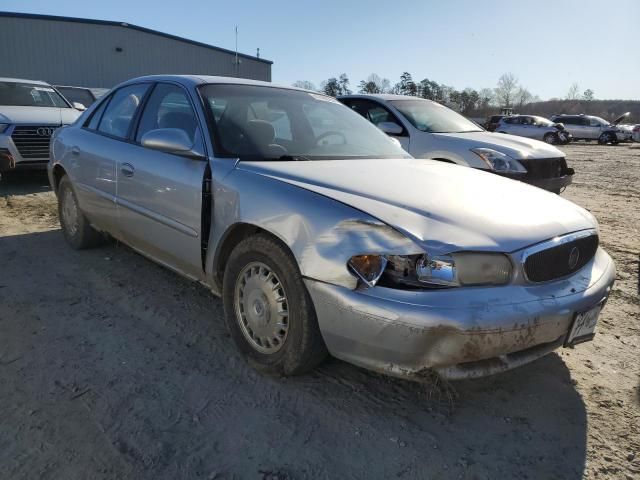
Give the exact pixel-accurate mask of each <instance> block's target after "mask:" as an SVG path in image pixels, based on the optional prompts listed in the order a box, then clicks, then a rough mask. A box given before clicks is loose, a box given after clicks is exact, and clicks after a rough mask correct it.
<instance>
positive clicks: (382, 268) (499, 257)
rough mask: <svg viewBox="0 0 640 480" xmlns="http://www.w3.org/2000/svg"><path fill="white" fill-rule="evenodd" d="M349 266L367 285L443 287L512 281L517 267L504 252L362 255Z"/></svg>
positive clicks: (502, 283)
mask: <svg viewBox="0 0 640 480" xmlns="http://www.w3.org/2000/svg"><path fill="white" fill-rule="evenodd" d="M349 267H350V269H351V271H353V272H354V273H355V274H356V276H357V277H358V278H360V279H361V280H362V281H363V282H364V283H365V284H366V285H367V286H370V287H372V286H374V285H376V284H380V285H383V286H386V287H391V288H418V289H419V288H440V287H460V286H478V285H504V284H506V283H509V281H510V280H511V276H512V271H513V266H512V264H511V261H510V260H509V258H508V257H507V256H506V255H504V254H502V253H482V252H459V253H452V254H450V255H434V256H431V255H428V254H425V255H386V256H382V255H360V256H357V257H352V258H351V260H350V261H349Z"/></svg>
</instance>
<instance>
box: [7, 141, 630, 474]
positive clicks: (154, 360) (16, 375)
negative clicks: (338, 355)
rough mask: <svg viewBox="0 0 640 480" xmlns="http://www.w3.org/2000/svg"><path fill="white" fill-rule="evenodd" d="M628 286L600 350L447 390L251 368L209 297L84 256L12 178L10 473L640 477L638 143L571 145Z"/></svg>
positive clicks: (149, 273)
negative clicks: (274, 375)
mask: <svg viewBox="0 0 640 480" xmlns="http://www.w3.org/2000/svg"><path fill="white" fill-rule="evenodd" d="M563 148H564V149H565V150H566V152H567V155H568V160H569V163H570V165H571V166H573V167H574V168H575V170H576V176H575V184H574V185H572V186H571V187H569V188H568V190H567V191H566V192H565V193H564V194H563V195H564V196H565V197H566V198H568V199H570V200H572V201H574V202H576V203H578V204H580V205H582V206H584V207H586V208H588V209H589V210H591V211H592V212H593V213H594V214H595V216H596V217H597V218H598V220H599V222H600V228H601V238H602V243H603V246H604V248H606V249H607V250H608V251H609V252H610V254H611V255H612V256H613V257H614V258H615V261H616V263H617V268H618V281H617V283H616V286H615V289H614V291H613V294H612V297H611V299H610V300H609V303H608V305H607V307H606V309H605V310H604V312H603V314H602V316H601V318H600V323H599V326H598V331H597V332H598V333H597V335H596V338H595V340H594V341H593V342H590V343H588V344H583V345H580V346H578V347H577V348H575V349H574V350H562V351H559V352H558V353H557V354H556V353H554V354H551V355H548V356H547V357H545V358H543V359H540V360H538V361H537V362H534V363H533V364H530V365H527V366H524V367H521V368H519V369H516V370H514V371H511V372H507V373H505V374H501V375H497V376H494V377H491V378H486V379H481V380H473V381H464V382H456V383H453V384H451V385H450V387H449V388H439V387H435V386H433V385H422V384H417V383H411V382H405V381H400V380H394V379H389V378H385V377H382V376H379V375H376V374H373V373H369V372H367V371H364V370H361V369H359V368H356V367H353V366H350V365H348V364H345V363H343V362H340V361H337V360H330V361H328V362H327V363H326V364H324V365H323V366H322V367H321V368H319V369H318V370H317V371H315V372H313V373H311V374H309V375H306V376H303V377H298V378H292V379H280V378H272V377H267V376H263V375H260V374H257V373H256V372H254V371H253V370H252V369H250V368H249V367H247V366H246V365H245V363H244V361H243V360H242V359H241V358H240V357H239V355H238V354H237V353H236V350H235V348H234V346H233V345H232V343H231V340H230V339H229V338H228V335H227V333H226V331H225V327H224V324H223V319H222V314H223V313H222V312H223V310H222V304H221V302H220V300H218V299H216V298H214V297H213V296H211V295H210V294H209V293H208V292H207V291H206V290H205V289H204V288H202V287H200V286H199V285H196V284H193V283H190V282H188V281H186V280H184V279H182V278H181V277H178V276H177V275H175V274H173V273H172V272H170V271H167V270H164V269H162V268H161V267H159V266H156V265H155V264H153V263H151V262H150V261H148V260H146V259H145V258H143V257H141V256H139V255H137V254H135V253H133V252H132V251H131V250H129V249H128V248H126V247H124V246H121V245H117V244H112V245H108V246H105V247H102V248H98V249H95V250H88V251H82V252H76V251H73V250H71V249H70V248H68V247H67V245H66V244H65V243H64V240H63V238H62V234H61V233H60V230H59V227H58V224H57V215H56V207H55V197H54V195H53V194H52V193H51V192H50V191H49V189H48V186H47V183H46V177H44V176H41V175H33V174H29V175H20V176H14V177H12V178H7V179H4V180H2V182H1V183H0V479H12V480H14V479H16V480H17V479H34V478H41V479H87V478H91V479H115V478H118V479H178V478H202V479H210V480H213V479H230V478H248V479H270V480H275V479H298V478H301V479H304V478H327V479H337V478H339V479H350V478H366V479H373V478H396V477H397V478H403V479H411V478H420V479H424V478H429V479H441V478H443V479H444V478H454V479H503V478H504V479H506V478H518V479H553V478H558V479H578V478H583V477H586V478H598V479H600V478H612V479H629V480H630V479H638V478H640V386H639V379H640V361H639V360H640V300H639V289H640V284H639V281H638V269H639V261H640V259H639V250H640V148H633V147H630V146H629V145H621V146H617V147H602V146H597V145H585V144H580V145H572V146H568V147H563Z"/></svg>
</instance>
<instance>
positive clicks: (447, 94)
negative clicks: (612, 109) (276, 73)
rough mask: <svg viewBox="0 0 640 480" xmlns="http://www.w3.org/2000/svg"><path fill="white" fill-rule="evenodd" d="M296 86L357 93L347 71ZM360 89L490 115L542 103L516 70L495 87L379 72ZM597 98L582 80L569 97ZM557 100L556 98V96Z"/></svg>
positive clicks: (505, 75)
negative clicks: (392, 76) (460, 85)
mask: <svg viewBox="0 0 640 480" xmlns="http://www.w3.org/2000/svg"><path fill="white" fill-rule="evenodd" d="M293 86H294V87H299V88H304V89H307V90H315V91H320V92H323V93H325V94H327V95H331V96H334V97H337V96H340V95H349V94H351V93H353V90H352V89H351V86H350V81H349V77H348V76H347V74H346V73H343V74H341V75H339V76H337V77H330V78H328V79H327V80H324V81H323V82H321V83H320V87H319V88H316V86H315V85H314V84H313V83H312V82H309V81H307V80H299V81H297V82H295V83H294V84H293ZM357 92H358V93H395V94H400V95H409V96H415V97H420V98H426V99H429V100H433V101H436V102H439V103H442V104H445V105H447V106H449V107H451V108H453V109H455V110H457V111H459V112H461V113H463V114H465V115H473V116H483V115H489V114H491V113H494V112H496V111H499V110H500V109H501V108H510V109H512V110H514V111H523V110H525V107H526V106H527V105H530V104H539V103H540V102H541V100H540V98H539V97H538V96H537V95H535V94H533V93H531V92H530V91H529V89H528V88H527V87H525V86H524V85H522V84H521V83H520V81H519V80H518V78H517V77H516V76H515V75H514V74H513V73H510V72H509V73H505V74H503V75H501V76H500V78H499V79H498V81H497V83H496V86H495V87H493V88H487V87H485V88H481V89H478V90H476V89H474V88H469V87H468V88H465V89H463V90H457V89H456V88H454V87H452V86H449V85H445V84H443V83H438V82H436V81H434V80H430V79H428V78H424V79H422V80H420V81H414V80H413V77H412V76H411V74H410V73H409V72H403V73H402V75H400V81H399V82H397V83H395V84H392V83H391V81H390V80H389V79H387V78H383V77H380V76H379V75H378V74H376V73H372V74H370V75H369V76H368V77H367V78H365V79H364V80H361V81H360V82H359V84H358V86H357ZM594 99H595V97H594V92H593V90H590V89H587V90H585V91H584V92H583V93H580V86H579V85H578V83H573V84H572V85H571V86H570V87H569V91H568V92H567V95H566V97H565V100H568V101H576V100H584V101H593V100H594ZM553 100H556V99H553Z"/></svg>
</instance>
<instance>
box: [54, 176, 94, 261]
mask: <svg viewBox="0 0 640 480" xmlns="http://www.w3.org/2000/svg"><path fill="white" fill-rule="evenodd" d="M58 218H59V220H60V227H62V233H63V235H64V238H65V240H66V241H67V243H68V244H69V245H71V247H72V248H74V249H75V250H82V249H85V248H91V247H96V246H98V245H100V244H101V243H103V242H104V240H105V238H104V236H103V235H102V234H101V233H100V232H98V231H97V230H95V229H94V228H93V227H92V226H91V224H90V223H89V220H88V219H87V217H85V216H84V214H83V213H82V211H81V210H80V207H79V205H78V198H77V197H76V192H75V191H74V190H73V187H72V185H71V181H70V180H69V177H67V176H66V175H65V176H64V177H62V179H61V180H60V184H59V185H58Z"/></svg>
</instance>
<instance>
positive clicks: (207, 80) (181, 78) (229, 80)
mask: <svg viewBox="0 0 640 480" xmlns="http://www.w3.org/2000/svg"><path fill="white" fill-rule="evenodd" d="M145 81H146V82H163V81H164V82H176V83H180V84H182V85H184V86H187V87H196V86H198V85H209V84H225V85H229V84H231V85H254V86H263V87H272V88H284V89H286V90H296V91H299V92H306V93H312V94H314V95H322V96H324V97H327V96H328V95H326V94H324V93H322V92H316V91H313V90H306V89H304V88H297V87H291V86H288V85H278V84H276V83H271V82H263V81H261V80H251V79H248V78H237V77H220V76H214V75H145V76H143V77H136V78H131V79H129V80H127V81H125V82H122V83H121V84H119V85H116V86H115V87H114V89H115V88H119V87H121V86H124V85H128V84H130V83H138V82H145ZM331 98H333V97H331Z"/></svg>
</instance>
